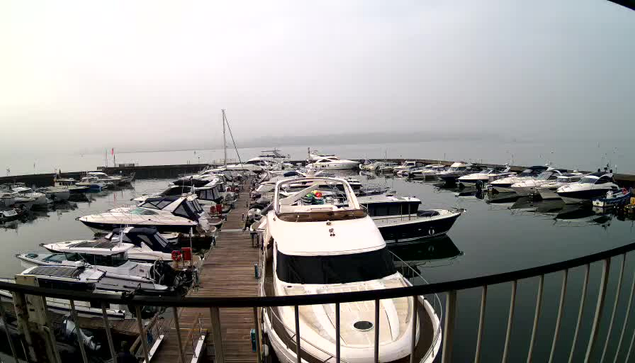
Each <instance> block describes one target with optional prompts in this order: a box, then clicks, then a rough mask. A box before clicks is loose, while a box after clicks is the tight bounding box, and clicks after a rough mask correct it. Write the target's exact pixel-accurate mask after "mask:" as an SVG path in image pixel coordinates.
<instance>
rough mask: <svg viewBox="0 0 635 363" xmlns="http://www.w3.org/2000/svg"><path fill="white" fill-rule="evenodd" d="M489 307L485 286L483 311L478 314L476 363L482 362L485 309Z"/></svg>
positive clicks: (482, 302)
mask: <svg viewBox="0 0 635 363" xmlns="http://www.w3.org/2000/svg"><path fill="white" fill-rule="evenodd" d="M486 307H487V285H483V291H482V292H481V309H480V311H479V314H478V333H477V334H476V351H475V352H474V363H479V362H480V361H481V343H482V341H483V331H484V330H485V308H486Z"/></svg>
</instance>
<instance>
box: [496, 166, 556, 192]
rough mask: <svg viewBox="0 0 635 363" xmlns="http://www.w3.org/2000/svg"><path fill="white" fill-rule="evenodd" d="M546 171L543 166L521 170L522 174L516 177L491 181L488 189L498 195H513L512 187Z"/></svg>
mask: <svg viewBox="0 0 635 363" xmlns="http://www.w3.org/2000/svg"><path fill="white" fill-rule="evenodd" d="M547 169H548V167H547V166H543V165H537V166H531V167H529V168H527V169H525V170H523V172H522V173H520V174H518V175H512V176H508V177H505V178H501V179H498V180H494V181H492V182H491V183H490V187H491V189H492V190H495V191H497V192H499V193H515V191H514V189H512V185H514V184H516V183H520V182H522V181H525V180H529V179H534V178H536V177H537V176H538V175H539V174H540V173H542V172H543V171H545V170H547Z"/></svg>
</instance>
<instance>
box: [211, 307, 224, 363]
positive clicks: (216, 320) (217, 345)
mask: <svg viewBox="0 0 635 363" xmlns="http://www.w3.org/2000/svg"><path fill="white" fill-rule="evenodd" d="M209 314H210V318H211V323H212V338H213V339H214V352H216V361H217V362H219V363H224V362H225V350H224V348H223V334H222V331H221V325H220V311H219V310H218V308H217V307H211V308H209Z"/></svg>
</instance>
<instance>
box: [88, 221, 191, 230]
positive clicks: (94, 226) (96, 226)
mask: <svg viewBox="0 0 635 363" xmlns="http://www.w3.org/2000/svg"><path fill="white" fill-rule="evenodd" d="M81 222H82V223H84V225H85V226H86V227H88V228H90V229H91V230H93V231H94V232H95V233H101V232H110V231H112V230H113V229H115V228H122V227H154V228H156V229H157V230H158V231H159V233H169V232H177V233H189V232H190V228H192V226H188V225H182V226H179V225H162V224H134V223H132V224H128V223H103V222H102V223H99V222H90V221H83V220H82V221H81ZM194 229H196V226H194Z"/></svg>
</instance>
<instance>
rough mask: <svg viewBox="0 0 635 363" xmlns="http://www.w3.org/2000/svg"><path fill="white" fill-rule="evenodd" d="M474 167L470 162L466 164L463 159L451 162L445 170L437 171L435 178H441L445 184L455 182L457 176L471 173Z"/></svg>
mask: <svg viewBox="0 0 635 363" xmlns="http://www.w3.org/2000/svg"><path fill="white" fill-rule="evenodd" d="M474 170H475V167H474V166H473V165H472V164H468V163H466V162H464V161H457V162H455V163H452V165H450V167H449V168H448V169H447V170H443V171H440V172H439V173H437V178H439V179H441V180H443V181H444V182H445V184H446V185H454V184H456V182H457V180H458V179H459V177H461V176H463V175H467V174H470V173H472V172H473V171H474Z"/></svg>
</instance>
